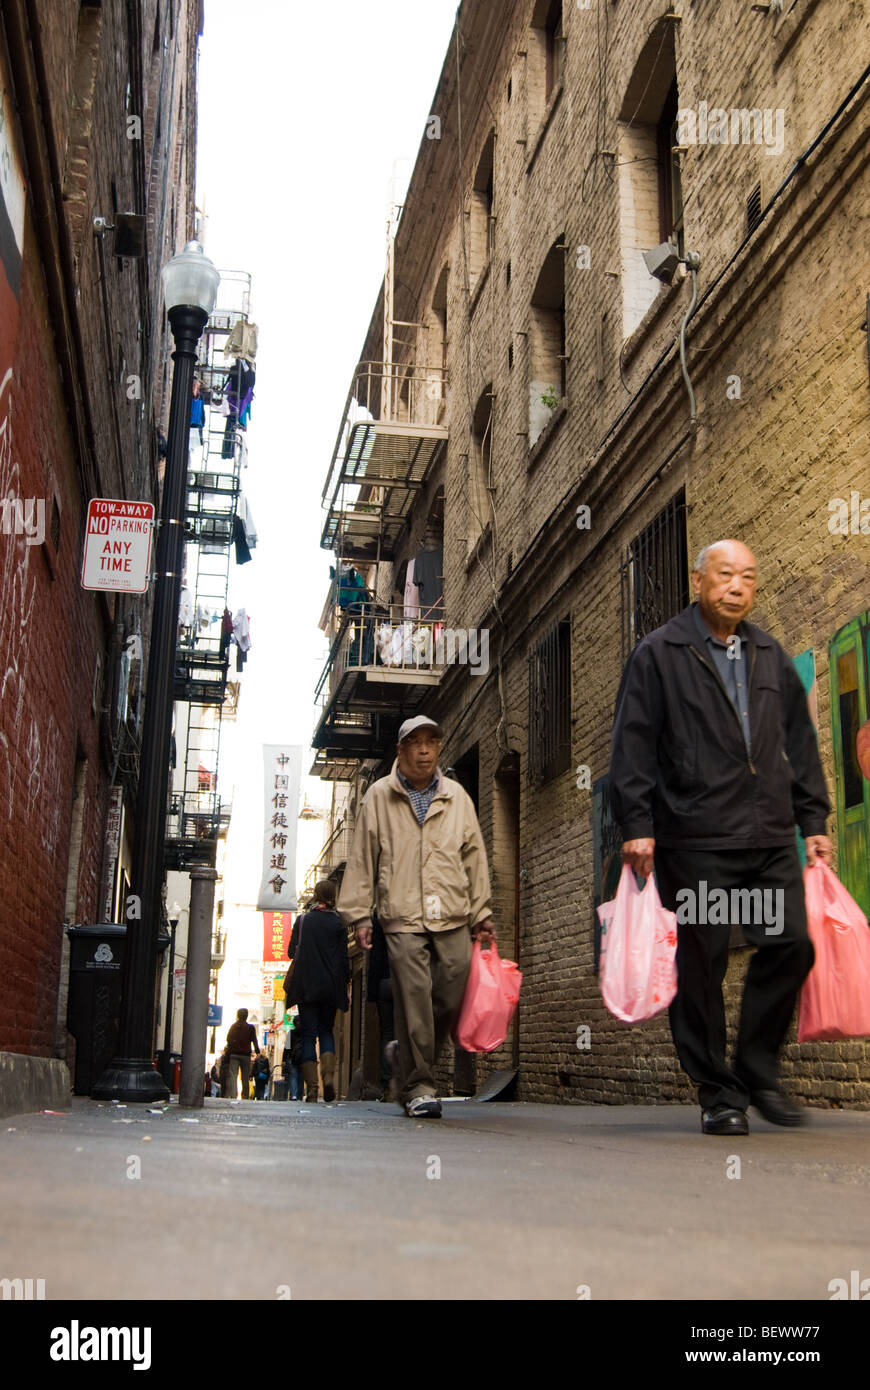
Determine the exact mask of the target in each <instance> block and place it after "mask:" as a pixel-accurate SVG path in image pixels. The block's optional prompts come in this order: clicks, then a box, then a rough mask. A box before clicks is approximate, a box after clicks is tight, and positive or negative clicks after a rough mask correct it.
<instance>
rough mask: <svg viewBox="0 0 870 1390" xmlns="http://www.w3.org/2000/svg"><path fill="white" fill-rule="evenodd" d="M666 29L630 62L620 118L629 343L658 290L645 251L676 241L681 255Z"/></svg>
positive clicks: (670, 43)
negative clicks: (630, 72) (628, 77)
mask: <svg viewBox="0 0 870 1390" xmlns="http://www.w3.org/2000/svg"><path fill="white" fill-rule="evenodd" d="M677 109H678V99H677V78H676V62H675V55H674V39H673V29H672V27H671V25H670V23H667V24H665V25H664V26H662V25H659V26H658V27H657V28H655V29H654V30H653V32H652V34H651V35H650V37H649V39H648V40H647V42H646V44H645V45H644V48H643V50H642V52H641V54H640V57H639V58H638V60H637V63H636V64H635V68H634V72H633V73H632V76H631V80H630V82H629V84H628V87H627V88H626V92H625V97H624V99H623V103H622V109H621V111H620V113H619V127H618V130H619V134H618V140H617V149H618V160H619V223H620V251H621V267H622V331H623V337H625V338H627V337H629V336H630V335H631V334H632V333H633V332H634V330H635V328H637V325H638V324H639V323H640V321H641V319H642V318H643V316H644V314H645V313H646V311H647V309H648V308H649V306H650V305H651V304H652V302H653V300H654V299H655V297H656V295H657V294H658V293H659V290H660V289H661V284H660V282H659V281H658V280H655V279H654V278H653V277H652V276H651V275H650V273H649V271H648V270H647V268H646V264H645V262H644V259H643V253H644V251H649V250H651V249H652V248H653V247H654V246H658V245H659V244H660V243H661V242H663V241H675V242H676V244H677V247H678V249H679V251H680V254H681V255H682V253H683V249H684V248H683V202H682V190H681V184H680V165H679V155H677V154H674V152H673V149H674V146H675V145H676V143H677V139H676V124H677Z"/></svg>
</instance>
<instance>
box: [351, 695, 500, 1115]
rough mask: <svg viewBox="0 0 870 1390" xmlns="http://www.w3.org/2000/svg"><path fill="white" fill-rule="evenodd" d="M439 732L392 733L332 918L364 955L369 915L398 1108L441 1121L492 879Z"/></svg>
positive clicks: (416, 725) (426, 728)
mask: <svg viewBox="0 0 870 1390" xmlns="http://www.w3.org/2000/svg"><path fill="white" fill-rule="evenodd" d="M441 742H442V734H441V729H440V728H439V726H438V725H437V724H436V723H435V722H434V720H432V719H427V718H426V716H425V715H417V716H416V718H414V719H406V720H405V722H404V724H403V725H402V727H401V728H400V729H399V745H398V749H397V756H396V761H395V762H394V763H393V767H392V771H391V772H390V774H389V776H387V777H382V778H380V780H379V781H377V782H375V783H373V785H372V786H371V787H370V788H369V790H368V792H367V793H366V796H365V798H364V800H363V803H362V807H361V810H360V815H359V819H358V821H357V826H356V831H355V834H354V840H353V848H352V849H351V852H350V858H349V859H348V863H347V868H346V870H345V874H344V879H343V881H342V885H341V892H340V894H339V899H338V910H339V912H340V913H341V915H342V917H343V918H344V920H345V922H346V923H347V924H348V925H350V926H353V927H354V929H355V934H356V939H357V942H358V944H359V945H360V946H361V947H362V948H363V950H365V951H368V950H371V944H372V920H371V914H372V910H373V909H377V912H378V916H379V918H380V921H381V925H382V926H383V929H384V935H385V937H386V942H387V952H388V954H389V959H390V978H391V980H392V983H393V1004H394V1008H395V1019H396V1034H397V1039H398V1059H397V1067H398V1099H399V1102H400V1103H401V1104H403V1105H404V1107H405V1112H406V1114H408V1115H409V1116H411V1118H412V1119H426V1118H432V1119H437V1118H438V1117H439V1116H440V1114H441V1102H440V1100H438V1098H437V1096H436V1094H435V1081H434V1079H433V1074H434V1071H435V1066H436V1064H437V1061H438V1057H439V1055H440V1052H441V1049H442V1047H443V1045H444V1043H445V1041H446V1039H447V1035H448V1032H449V1030H450V1025H451V1023H452V1022H453V1019H454V1017H455V1015H456V1013H457V1012H458V1009H459V1006H460V1004H461V1003H462V996H463V994H464V992H465V984H466V981H467V979H468V971H469V968H470V965H471V941H472V937H474V938H476V939H479V941H480V944H481V946H484V947H486V946H489V945H490V943H491V942H492V940H493V939H494V937H495V930H494V928H493V923H492V918H491V916H490V911H491V908H490V886H489V870H488V868H487V863H486V850H485V848H484V844H483V836H482V835H481V833H480V826H479V825H478V822H477V816H476V815H475V811H474V805H473V803H472V801H471V798H470V796H469V795H468V793H467V792H466V791H465V790H464V788H462V787H461V786H460V785H459V783H458V782H454V781H452V780H451V779H450V778H447V777H445V776H444V773H443V772H442V771H441V769H440V767H439V766H438V758H439V756H440V753H441Z"/></svg>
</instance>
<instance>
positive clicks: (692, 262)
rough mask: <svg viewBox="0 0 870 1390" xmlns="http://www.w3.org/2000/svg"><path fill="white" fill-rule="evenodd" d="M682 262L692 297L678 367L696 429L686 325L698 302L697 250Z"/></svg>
mask: <svg viewBox="0 0 870 1390" xmlns="http://www.w3.org/2000/svg"><path fill="white" fill-rule="evenodd" d="M683 264H684V265H685V266H686V267H687V269H688V270H689V271H690V272H691V276H692V298H691V301H690V303H689V307H688V309H687V310H686V315H685V318H684V319H683V322H682V323H681V324H680V367H681V369H682V373H683V381H684V382H685V383H686V390H687V391H688V393H689V423H690V426H691V428H692V429H693V430H696V429H697V428H698V407H697V404H696V401H695V393H694V391H693V390H692V383H691V381H690V379H689V369H688V366H687V365H686V326H687V324H688V322H689V319H690V318H691V317H692V315H693V314H694V312H695V305H696V304H697V303H698V269H699V267H700V265H701V257H700V256H699V254H698V252H697V251H687V252H686V255H685V257H684V260H683Z"/></svg>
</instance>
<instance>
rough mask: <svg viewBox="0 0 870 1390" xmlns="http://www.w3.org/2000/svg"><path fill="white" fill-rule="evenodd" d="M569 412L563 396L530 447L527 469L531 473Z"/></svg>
mask: <svg viewBox="0 0 870 1390" xmlns="http://www.w3.org/2000/svg"><path fill="white" fill-rule="evenodd" d="M567 414H568V405H567V401H566V399H565V397H564V396H563V397H562V404H561V405H560V406H557V407H556V409H555V410H554V411H553V414H552V415H551V416H550V418H549V420H548V421H547V423H546V425H545V426H544V428H543V429H542V431H541V433H540V434H539V435H538V437H537V439H536V440H535V442H534V444H533V445H532V446H531V448H530V449H529V456H528V458H527V459H526V469H527V470H528V472H529V473H531V471H532V469H533V468H535V467H536V466H537V464H538V463H539V462H540V460H541V458H542V457H543V455H544V454H545V453H546V452H547V450H548V448H549V447H550V440H551V439H552V438H553V436H554V435H555V434H556V433H557V432H558V430H559V427H560V425H561V424H562V421H563V420H564V419H565V416H566V415H567Z"/></svg>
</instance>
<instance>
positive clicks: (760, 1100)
mask: <svg viewBox="0 0 870 1390" xmlns="http://www.w3.org/2000/svg"><path fill="white" fill-rule="evenodd" d="M749 1103H750V1105H754V1106H755V1108H756V1110H760V1111H761V1114H762V1115H763V1116H764V1118H765V1119H766V1120H767V1121H768V1123H769V1124H772V1125H792V1126H794V1125H803V1124H806V1120H807V1112H806V1110H805V1109H804V1107H803V1106H802V1105H798V1104H796V1102H795V1101H793V1100H789V1098H788V1096H784V1095H783V1094H782V1091H753V1092H752V1094H751V1095H750V1097H749Z"/></svg>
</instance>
